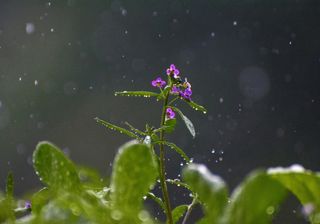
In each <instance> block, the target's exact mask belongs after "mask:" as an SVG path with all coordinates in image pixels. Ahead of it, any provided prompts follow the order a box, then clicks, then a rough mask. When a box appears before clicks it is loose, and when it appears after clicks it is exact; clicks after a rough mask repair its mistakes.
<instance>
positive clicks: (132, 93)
mask: <svg viewBox="0 0 320 224" xmlns="http://www.w3.org/2000/svg"><path fill="white" fill-rule="evenodd" d="M114 95H115V96H135V97H146V98H149V97H159V95H160V94H158V93H154V92H149V91H122V92H115V93H114Z"/></svg>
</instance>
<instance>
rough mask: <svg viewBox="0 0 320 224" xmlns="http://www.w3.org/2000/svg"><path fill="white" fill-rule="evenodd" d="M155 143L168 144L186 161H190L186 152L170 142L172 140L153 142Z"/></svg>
mask: <svg viewBox="0 0 320 224" xmlns="http://www.w3.org/2000/svg"><path fill="white" fill-rule="evenodd" d="M155 144H163V145H167V146H169V147H170V148H171V149H173V150H174V151H176V152H177V153H179V154H180V156H181V157H182V158H183V159H184V160H185V161H186V162H187V163H189V162H190V159H189V157H188V156H187V154H186V153H185V152H184V151H183V150H182V149H181V148H179V147H178V146H177V145H176V144H174V143H172V142H167V141H157V142H155Z"/></svg>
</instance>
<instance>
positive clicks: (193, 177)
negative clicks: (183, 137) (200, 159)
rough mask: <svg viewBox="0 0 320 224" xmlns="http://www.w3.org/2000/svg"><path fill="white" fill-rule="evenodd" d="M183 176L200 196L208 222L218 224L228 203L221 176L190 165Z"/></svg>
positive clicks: (200, 166)
mask: <svg viewBox="0 0 320 224" xmlns="http://www.w3.org/2000/svg"><path fill="white" fill-rule="evenodd" d="M182 176H183V179H184V180H185V182H186V183H187V184H188V185H189V186H190V188H191V189H192V191H193V192H194V193H197V194H198V197H199V201H200V202H201V203H202V204H203V206H204V213H205V219H206V222H207V223H213V224H214V223H218V219H219V218H220V217H221V215H222V212H223V210H224V208H225V206H226V204H227V201H228V193H227V188H226V185H225V183H224V181H223V180H222V179H221V178H220V177H219V176H216V175H213V174H211V173H210V171H209V170H208V169H207V167H205V166H204V165H199V164H190V165H189V166H187V167H186V168H184V169H183V171H182ZM202 222H204V221H202ZM238 223H245V222H238ZM246 224H247V223H246Z"/></svg>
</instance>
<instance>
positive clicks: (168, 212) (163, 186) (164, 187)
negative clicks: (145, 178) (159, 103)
mask: <svg viewBox="0 0 320 224" xmlns="http://www.w3.org/2000/svg"><path fill="white" fill-rule="evenodd" d="M168 99H169V94H167V95H166V96H165V99H164V103H163V108H162V114H161V123H160V127H162V126H163V125H164V123H165V120H166V109H167V105H168ZM160 141H164V130H161V131H160ZM159 163H160V164H159V165H160V170H159V171H160V184H161V190H162V196H163V200H164V203H165V206H166V216H167V223H168V224H173V219H172V212H171V205H170V199H169V193H168V188H167V183H166V174H165V155H164V145H163V144H160V162H159Z"/></svg>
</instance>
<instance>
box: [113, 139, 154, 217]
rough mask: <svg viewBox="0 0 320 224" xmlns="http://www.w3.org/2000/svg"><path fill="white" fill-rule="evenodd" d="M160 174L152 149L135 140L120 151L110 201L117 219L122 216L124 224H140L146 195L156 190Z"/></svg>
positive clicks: (116, 160) (115, 165)
mask: <svg viewBox="0 0 320 224" xmlns="http://www.w3.org/2000/svg"><path fill="white" fill-rule="evenodd" d="M157 171H158V168H157V162H156V160H155V158H154V155H153V153H152V150H151V148H150V146H148V145H145V144H139V143H138V142H137V141H131V142H128V143H127V144H125V145H123V146H122V147H121V148H120V149H119V152H118V154H117V156H116V158H115V161H114V166H113V172H112V177H111V195H110V198H111V200H112V204H113V210H114V213H116V215H117V216H116V217H119V216H120V217H122V219H121V220H122V222H121V223H136V221H137V220H138V214H139V212H141V209H142V200H143V196H145V195H146V194H147V193H148V192H149V190H150V189H151V188H152V187H153V185H154V183H155V181H156V178H157V176H158V172H157Z"/></svg>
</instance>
